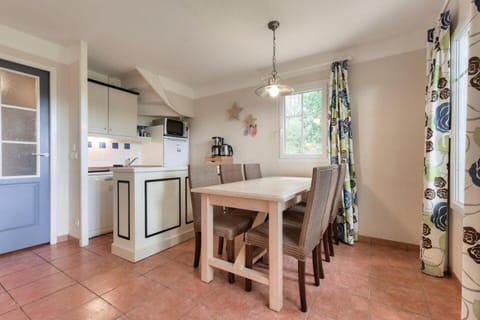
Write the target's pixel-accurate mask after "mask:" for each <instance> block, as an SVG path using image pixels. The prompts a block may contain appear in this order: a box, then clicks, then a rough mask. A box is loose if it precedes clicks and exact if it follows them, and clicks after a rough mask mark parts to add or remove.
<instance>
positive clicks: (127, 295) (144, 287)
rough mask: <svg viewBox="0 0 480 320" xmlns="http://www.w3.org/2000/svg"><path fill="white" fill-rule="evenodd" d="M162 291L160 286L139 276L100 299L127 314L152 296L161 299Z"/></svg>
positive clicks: (162, 288)
mask: <svg viewBox="0 0 480 320" xmlns="http://www.w3.org/2000/svg"><path fill="white" fill-rule="evenodd" d="M164 290H165V287H164V286H162V285H161V284H159V283H157V282H155V281H152V280H150V279H147V278H145V277H142V276H140V277H138V278H135V279H133V280H130V281H128V282H126V283H125V284H123V285H121V286H120V287H118V288H115V289H113V290H112V291H109V292H107V293H106V294H104V295H103V296H102V297H103V298H104V299H105V300H106V301H107V302H109V303H111V304H112V305H113V306H115V307H116V308H118V309H119V310H121V311H122V312H128V311H130V310H132V309H133V308H135V307H138V306H139V305H141V304H142V303H144V302H145V301H146V300H148V299H149V298H151V297H152V296H157V297H161V296H162V292H163V291H164Z"/></svg>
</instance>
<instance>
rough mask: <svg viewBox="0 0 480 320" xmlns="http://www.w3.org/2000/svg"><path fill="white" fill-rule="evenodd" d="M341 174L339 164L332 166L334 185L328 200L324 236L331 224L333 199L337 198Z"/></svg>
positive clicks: (331, 186) (323, 221) (324, 218)
mask: <svg viewBox="0 0 480 320" xmlns="http://www.w3.org/2000/svg"><path fill="white" fill-rule="evenodd" d="M339 173H340V167H339V166H338V165H337V164H333V165H332V184H331V185H330V192H329V194H328V200H327V213H326V214H325V215H324V216H323V219H322V225H321V227H322V235H323V233H324V232H325V231H326V230H327V228H328V223H329V222H330V213H331V212H332V208H333V199H334V198H335V194H336V192H337V185H338V176H339Z"/></svg>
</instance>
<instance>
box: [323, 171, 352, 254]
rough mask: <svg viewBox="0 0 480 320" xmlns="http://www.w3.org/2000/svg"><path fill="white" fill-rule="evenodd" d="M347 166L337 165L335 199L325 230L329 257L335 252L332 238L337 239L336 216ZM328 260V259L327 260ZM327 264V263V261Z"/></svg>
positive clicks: (340, 201)
mask: <svg viewBox="0 0 480 320" xmlns="http://www.w3.org/2000/svg"><path fill="white" fill-rule="evenodd" d="M346 170H347V166H346V164H344V163H342V164H340V165H339V171H338V182H337V190H336V192H335V198H333V204H332V212H331V213H330V221H329V223H328V229H327V237H328V253H329V254H330V256H332V257H333V256H334V255H335V252H334V249H333V236H334V234H335V239H337V238H338V237H337V235H336V234H337V230H336V229H337V223H336V222H337V215H338V210H339V209H340V206H341V205H342V194H343V183H344V182H345V174H346ZM337 244H338V242H337ZM329 260H330V259H329ZM327 262H328V261H327Z"/></svg>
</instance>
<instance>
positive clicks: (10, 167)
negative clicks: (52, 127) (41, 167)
mask: <svg viewBox="0 0 480 320" xmlns="http://www.w3.org/2000/svg"><path fill="white" fill-rule="evenodd" d="M35 152H37V145H35V144H17V143H2V175H3V176H4V177H5V176H33V175H36V174H37V157H36V156H33V155H32V153H35Z"/></svg>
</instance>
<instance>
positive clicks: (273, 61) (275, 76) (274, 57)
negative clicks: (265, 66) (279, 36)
mask: <svg viewBox="0 0 480 320" xmlns="http://www.w3.org/2000/svg"><path fill="white" fill-rule="evenodd" d="M275 29H276V28H273V57H272V77H273V79H276V78H277V58H276V56H275V47H276V46H275V40H276V37H275Z"/></svg>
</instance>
